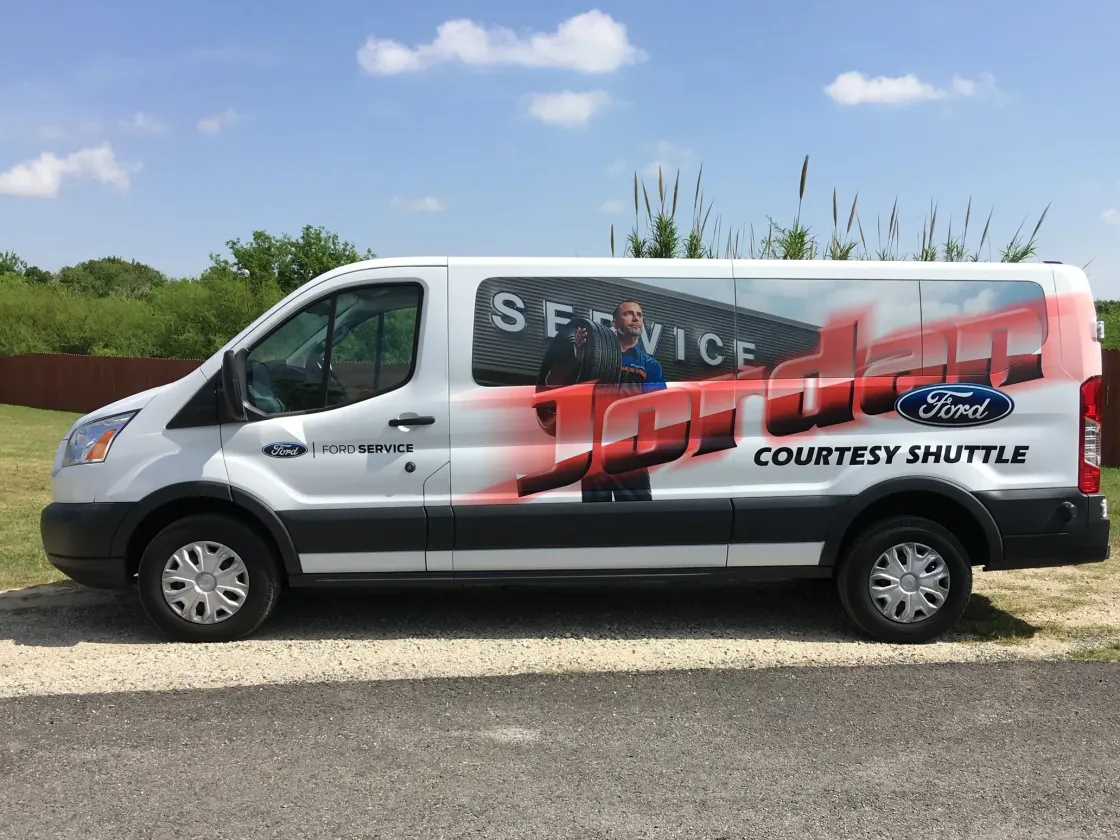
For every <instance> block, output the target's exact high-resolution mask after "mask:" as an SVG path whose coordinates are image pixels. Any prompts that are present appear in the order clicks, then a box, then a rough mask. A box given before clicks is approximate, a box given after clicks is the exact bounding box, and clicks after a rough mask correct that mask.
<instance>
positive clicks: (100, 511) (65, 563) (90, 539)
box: [39, 502, 133, 589]
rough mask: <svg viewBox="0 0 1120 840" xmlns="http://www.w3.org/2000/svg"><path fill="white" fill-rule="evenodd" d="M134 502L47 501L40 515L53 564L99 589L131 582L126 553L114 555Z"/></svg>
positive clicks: (67, 574) (45, 543)
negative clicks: (115, 543)
mask: <svg viewBox="0 0 1120 840" xmlns="http://www.w3.org/2000/svg"><path fill="white" fill-rule="evenodd" d="M132 507H133V506H132V505H131V504H98V503H96V502H94V503H90V504H66V503H60V502H55V503H53V504H50V505H47V507H45V508H44V509H43V511H42V513H41V514H40V515H39V534H40V536H41V538H42V540H43V551H44V552H45V553H46V555H47V560H49V561H50V564H51V565H52V566H54V567H55V568H56V569H58V570H59V571H60V572H62V573H63V574H64V575H66V576H67V577H68V578H70V579H71V580H73V581H76V582H77V583H81V584H83V585H85V586H90V587H93V588H95V589H125V588H127V587H128V586H130V585H131V582H132V580H131V579H132V576H131V575H130V574H128V563H127V560H126V559H125V557H124V556H119V557H118V556H114V554H115V553H114V551H113V536H114V535H115V534H116V532H117V529H118V528H119V527H120V525H121V522H122V521H124V518H125V516H126V515H127V514H128V512H129V511H130V510H132Z"/></svg>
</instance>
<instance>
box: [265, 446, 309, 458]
mask: <svg viewBox="0 0 1120 840" xmlns="http://www.w3.org/2000/svg"><path fill="white" fill-rule="evenodd" d="M261 452H263V453H264V454H265V455H267V456H268V457H269V458H298V457H299V456H300V455H303V454H304V453H305V452H307V447H306V446H304V445H303V444H302V443H291V442H287V443H270V444H269V445H268V446H265V447H263V448H262V449H261Z"/></svg>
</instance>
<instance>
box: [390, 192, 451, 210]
mask: <svg viewBox="0 0 1120 840" xmlns="http://www.w3.org/2000/svg"><path fill="white" fill-rule="evenodd" d="M393 206H394V207H401V208H403V209H405V210H408V211H409V212H410V213H439V212H440V211H442V210H444V209H445V208H446V207H447V205H446V204H444V203H443V201H442V199H439V198H436V197H435V196H434V195H425V196H422V197H420V198H402V197H401V196H399V195H398V196H394V197H393Z"/></svg>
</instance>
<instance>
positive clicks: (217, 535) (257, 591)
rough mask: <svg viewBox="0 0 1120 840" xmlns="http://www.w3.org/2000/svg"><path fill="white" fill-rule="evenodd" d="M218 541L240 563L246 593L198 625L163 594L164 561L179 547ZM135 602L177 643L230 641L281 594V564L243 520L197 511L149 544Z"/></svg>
mask: <svg viewBox="0 0 1120 840" xmlns="http://www.w3.org/2000/svg"><path fill="white" fill-rule="evenodd" d="M193 542H198V543H208V542H210V543H220V544H222V545H224V546H227V547H228V548H230V549H232V550H233V551H234V552H235V553H236V554H237V555H238V556H239V557H240V558H241V561H242V562H243V563H244V566H245V571H246V574H247V577H248V594H247V596H246V597H245V599H244V603H242V604H241V606H240V607H239V608H237V609H236V611H234V612H233V613H232V614H231V615H229V616H228V617H226V618H224V619H222V620H220V621H217V622H215V623H213V624H198V623H195V622H193V621H188V620H187V619H185V618H183V617H182V616H181V615H179V614H178V613H176V612H175V611H174V610H173V609H172V608H171V607H170V606H169V605H168V603H167V601H166V600H165V598H164V596H163V586H162V577H163V569H164V565H165V564H166V563H167V561H168V560H169V559H170V558H171V556H172V555H173V554H174V553H175V552H176V551H177V550H178V549H179V548H180V547H182V546H185V545H189V544H190V543H193ZM137 589H138V591H139V594H140V604H141V606H142V607H143V608H144V612H145V613H146V614H147V616H148V618H149V619H150V620H151V621H152V622H153V623H154V624H155V625H156V626H157V627H158V628H159V629H160V630H161V631H163V633H164V634H165V635H166V636H168V637H169V638H171V639H174V640H176V641H181V642H230V641H234V640H236V639H241V638H244V637H245V636H248V635H249V634H250V633H253V632H254V631H255V630H257V628H258V627H260V626H261V624H263V623H264V621H265V619H267V618H268V617H269V615H271V614H272V610H273V609H274V608H275V606H276V602H277V600H278V599H279V596H280V590H281V573H280V564H279V562H278V561H277V558H276V556H275V554H274V552H273V550H272V548H271V547H270V546H269V544H268V543H267V542H266V541H265V540H264V539H263V538H262V537H261V536H260V534H258V533H257V532H256V531H254V530H253V529H252V528H250V527H249V526H247V525H246V524H245V523H243V522H241V521H239V520H237V519H235V518H233V517H230V516H224V515H222V514H209V513H207V514H197V515H193V516H187V517H184V518H183V519H180V520H178V521H177V522H173V523H172V524H170V525H168V526H167V527H166V528H164V529H163V530H162V531H160V532H159V533H158V534H157V535H156V536H155V538H154V539H153V540H152V541H151V542H150V543H149V544H148V546H147V548H146V549H145V550H144V554H143V556H142V557H141V558H140V568H139V570H138V575H137Z"/></svg>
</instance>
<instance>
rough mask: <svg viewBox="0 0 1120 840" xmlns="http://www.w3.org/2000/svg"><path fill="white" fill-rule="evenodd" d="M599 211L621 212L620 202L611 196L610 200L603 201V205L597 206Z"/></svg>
mask: <svg viewBox="0 0 1120 840" xmlns="http://www.w3.org/2000/svg"><path fill="white" fill-rule="evenodd" d="M599 212H600V213H621V212H622V202H621V201H618V200H617V199H613V198H612V199H611V200H610V201H604V202H603V206H602V207H600V208H599Z"/></svg>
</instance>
